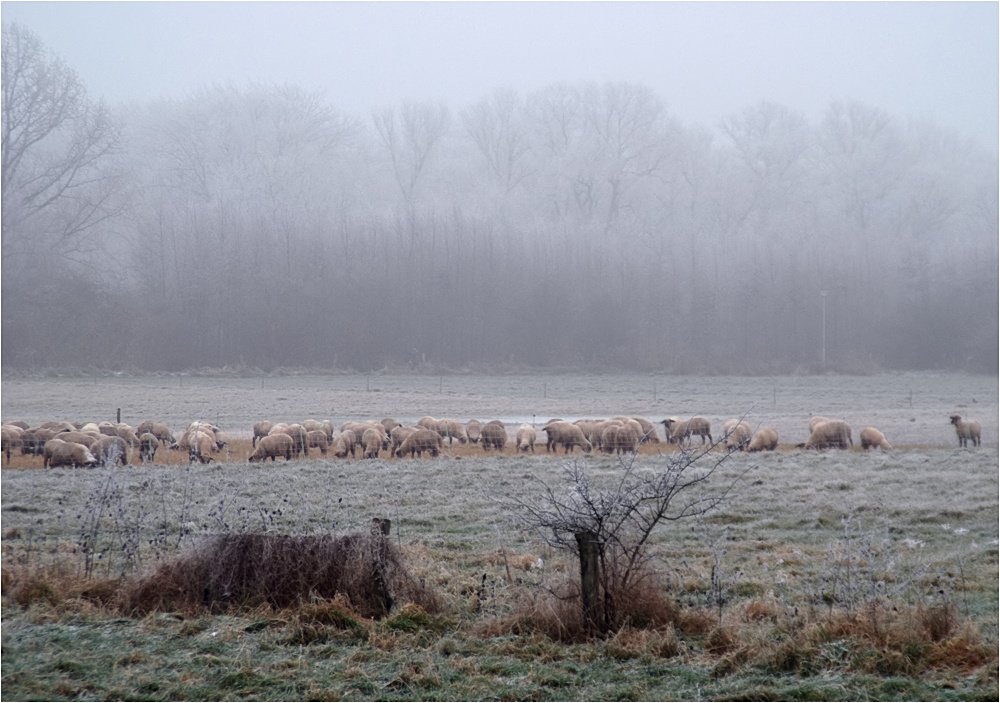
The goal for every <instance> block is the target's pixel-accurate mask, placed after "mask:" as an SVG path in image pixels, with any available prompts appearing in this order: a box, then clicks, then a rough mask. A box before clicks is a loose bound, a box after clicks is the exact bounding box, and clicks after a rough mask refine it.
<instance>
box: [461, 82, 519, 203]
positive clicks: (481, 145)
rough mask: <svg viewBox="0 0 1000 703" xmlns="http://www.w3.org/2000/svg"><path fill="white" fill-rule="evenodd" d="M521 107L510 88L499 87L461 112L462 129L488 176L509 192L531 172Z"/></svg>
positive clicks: (515, 94) (516, 96)
mask: <svg viewBox="0 0 1000 703" xmlns="http://www.w3.org/2000/svg"><path fill="white" fill-rule="evenodd" d="M523 112H524V106H523V104H522V102H521V100H520V98H519V97H518V95H517V93H515V92H514V91H513V90H498V91H496V92H495V93H493V95H492V96H490V97H487V98H483V99H482V100H479V101H478V102H476V103H474V104H473V105H471V106H470V107H468V108H467V109H466V110H465V111H463V112H462V123H463V124H464V125H465V131H466V132H467V133H468V134H469V137H471V138H472V141H473V142H474V143H475V145H476V148H477V149H479V153H480V154H482V155H483V158H484V159H486V164H487V167H488V168H489V173H490V175H491V176H492V177H493V178H494V179H496V181H497V182H499V183H500V184H501V186H503V188H504V190H505V191H506V192H507V193H509V192H510V191H511V190H513V189H514V188H515V187H516V186H517V185H518V184H520V183H521V181H523V180H524V179H525V178H526V177H527V176H528V175H529V173H530V167H529V165H528V163H527V160H526V158H525V157H526V156H527V155H528V154H529V153H530V151H531V145H530V142H529V140H528V135H527V132H526V130H525V128H524V124H523V120H524V116H523Z"/></svg>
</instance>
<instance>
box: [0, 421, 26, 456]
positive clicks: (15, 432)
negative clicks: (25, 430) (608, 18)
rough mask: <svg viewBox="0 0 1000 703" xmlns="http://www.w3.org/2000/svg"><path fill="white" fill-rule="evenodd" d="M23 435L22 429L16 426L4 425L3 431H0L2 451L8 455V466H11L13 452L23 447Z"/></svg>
mask: <svg viewBox="0 0 1000 703" xmlns="http://www.w3.org/2000/svg"><path fill="white" fill-rule="evenodd" d="M21 434H22V433H21V431H20V428H18V427H16V426H14V425H4V427H3V429H2V430H0V437H2V451H3V453H4V454H6V455H7V464H8V465H9V464H10V452H11V450H12V449H16V448H17V447H19V446H21Z"/></svg>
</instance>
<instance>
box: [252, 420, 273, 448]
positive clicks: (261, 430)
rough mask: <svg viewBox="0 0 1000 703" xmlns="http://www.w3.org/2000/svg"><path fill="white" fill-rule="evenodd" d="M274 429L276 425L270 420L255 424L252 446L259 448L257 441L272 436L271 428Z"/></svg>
mask: <svg viewBox="0 0 1000 703" xmlns="http://www.w3.org/2000/svg"><path fill="white" fill-rule="evenodd" d="M272 427H274V423H273V422H271V421H270V420H261V421H260V422H255V423H253V440H252V441H251V443H250V444H251V446H254V447H256V446H257V440H259V439H261V438H263V437H267V436H268V435H269V434H271V428H272Z"/></svg>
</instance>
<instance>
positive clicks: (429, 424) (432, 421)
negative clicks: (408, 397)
mask: <svg viewBox="0 0 1000 703" xmlns="http://www.w3.org/2000/svg"><path fill="white" fill-rule="evenodd" d="M417 427H423V428H424V429H425V430H434V431H435V432H437V428H438V421H437V418H436V417H431V416H430V415H424V416H423V417H422V418H420V419H419V420H417Z"/></svg>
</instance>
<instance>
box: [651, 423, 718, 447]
mask: <svg viewBox="0 0 1000 703" xmlns="http://www.w3.org/2000/svg"><path fill="white" fill-rule="evenodd" d="M660 422H661V424H662V425H663V426H664V427H665V428H666V430H667V439H668V440H669V441H670V443H671V444H683V443H684V440H686V439H687V438H688V437H691V436H693V435H698V436H699V437H701V443H702V444H703V445H704V444H705V438H706V437H707V438H708V443H709V444H711V443H712V423H710V422H709V421H708V420H707V419H706V418H704V417H692V418H691V419H690V420H681V419H679V418H676V417H668V418H667V419H666V420H661V421H660Z"/></svg>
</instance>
